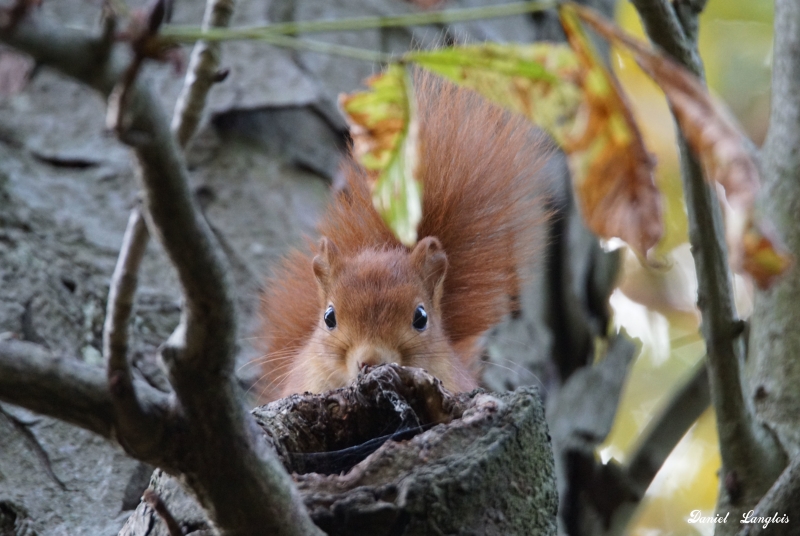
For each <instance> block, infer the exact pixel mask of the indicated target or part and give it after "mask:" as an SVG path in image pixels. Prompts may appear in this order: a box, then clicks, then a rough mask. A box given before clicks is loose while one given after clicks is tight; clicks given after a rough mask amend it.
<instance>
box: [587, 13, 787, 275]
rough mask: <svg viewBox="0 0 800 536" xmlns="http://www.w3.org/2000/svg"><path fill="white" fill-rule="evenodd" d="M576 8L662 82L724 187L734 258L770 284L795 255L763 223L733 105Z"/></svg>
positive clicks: (753, 169) (707, 171) (707, 169)
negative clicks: (756, 208) (730, 107)
mask: <svg viewBox="0 0 800 536" xmlns="http://www.w3.org/2000/svg"><path fill="white" fill-rule="evenodd" d="M572 9H574V10H575V12H576V13H577V14H578V16H580V17H581V19H583V20H584V21H585V22H587V23H588V24H589V25H591V26H592V28H593V29H594V30H595V31H597V33H598V34H600V35H601V36H603V37H605V38H606V39H608V40H609V41H611V42H613V43H615V44H618V45H621V46H623V47H624V48H625V49H627V50H629V51H630V52H632V53H633V54H634V57H635V58H636V60H637V62H638V63H639V65H640V66H641V67H642V69H643V70H644V71H645V72H646V73H647V74H648V75H649V76H650V77H651V78H652V79H653V80H654V81H655V82H656V83H657V84H658V85H659V86H660V87H661V89H662V90H663V91H664V94H665V95H666V97H667V101H668V102H669V104H670V106H671V107H672V110H673V113H674V114H675V118H676V120H677V121H678V125H679V126H680V129H681V132H683V134H684V136H685V137H686V140H687V141H688V143H689V146H690V147H691V149H692V151H693V152H694V154H695V155H697V157H698V158H699V160H700V162H701V164H702V166H703V171H704V175H705V177H706V180H708V181H710V182H716V183H718V184H720V185H722V187H723V188H724V189H725V195H726V197H727V200H728V203H730V205H731V207H732V208H733V209H734V210H738V211H741V215H739V216H737V215H735V214H733V213H732V212H731V211H727V217H728V219H729V220H730V219H738V221H734V222H731V221H729V222H727V224H726V225H727V227H728V233H727V234H728V242H729V243H728V246H729V249H730V252H731V263H732V265H733V266H734V269H736V270H737V271H739V270H744V271H745V272H747V273H748V274H750V275H751V276H752V277H753V278H754V279H755V281H756V283H757V284H758V285H759V286H760V287H762V288H766V287H767V286H769V284H771V283H772V281H773V280H774V279H775V278H776V277H778V276H779V275H780V274H781V273H783V272H784V271H785V270H786V269H787V268H788V267H789V266H790V265H791V256H790V255H789V254H788V253H787V252H786V251H785V249H783V248H782V246H781V245H780V243H779V242H778V241H777V240H776V239H774V238H770V237H769V236H768V235H769V234H770V233H765V232H764V231H763V229H764V228H765V227H766V224H764V223H763V222H761V221H760V219H759V217H758V215H757V214H755V213H754V209H753V207H754V202H755V197H756V193H757V191H758V188H759V185H760V178H759V173H758V167H757V166H756V164H755V162H754V161H753V158H752V156H751V154H750V151H749V149H748V143H747V138H746V137H745V135H744V134H743V133H742V131H741V129H740V128H739V126H738V125H737V123H736V121H735V120H734V119H733V117H732V116H731V115H730V113H729V112H728V110H727V109H726V108H725V107H724V106H723V105H722V104H721V103H720V102H718V101H717V100H716V99H714V98H713V97H712V96H711V95H710V94H709V93H708V91H707V89H706V88H705V86H704V85H703V83H702V82H701V81H700V80H699V79H698V78H697V77H696V76H694V75H693V74H692V73H691V72H689V71H688V70H687V69H685V68H684V67H683V66H681V65H680V64H678V63H677V62H676V61H674V60H673V59H671V58H670V57H668V56H666V55H665V54H662V53H660V52H657V51H655V50H653V49H652V48H651V47H650V46H649V45H647V44H645V43H643V42H641V41H639V40H637V39H635V38H633V37H631V36H629V35H627V34H625V33H624V32H623V31H622V30H620V29H619V28H617V27H616V26H614V25H613V24H611V23H610V22H608V21H606V20H605V19H603V18H602V17H601V16H600V15H598V14H597V13H596V12H594V11H592V10H590V9H587V8H583V7H580V6H573V7H572Z"/></svg>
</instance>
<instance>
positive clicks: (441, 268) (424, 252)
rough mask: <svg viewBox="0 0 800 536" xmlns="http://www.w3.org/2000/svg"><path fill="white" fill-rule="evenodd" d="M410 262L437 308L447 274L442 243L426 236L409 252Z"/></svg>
mask: <svg viewBox="0 0 800 536" xmlns="http://www.w3.org/2000/svg"><path fill="white" fill-rule="evenodd" d="M411 262H412V263H413V264H414V266H415V267H416V268H417V269H418V270H419V273H420V275H422V281H423V285H425V290H426V291H427V293H428V296H430V298H431V300H432V301H433V303H434V304H435V305H436V306H437V307H438V305H439V300H440V299H441V296H442V288H443V284H444V275H445V273H446V272H447V255H446V254H445V252H444V249H442V243H441V242H439V240H438V239H437V238H435V237H433V236H426V237H425V238H423V239H422V240H420V241H419V242H418V243H417V245H416V246H415V247H414V249H413V250H412V251H411Z"/></svg>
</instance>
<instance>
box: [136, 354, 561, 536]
mask: <svg viewBox="0 0 800 536" xmlns="http://www.w3.org/2000/svg"><path fill="white" fill-rule="evenodd" d="M253 414H254V416H255V417H256V420H257V421H258V423H259V424H260V425H261V427H262V428H263V429H264V431H265V432H266V434H267V438H268V440H269V441H270V443H272V445H273V446H274V448H275V450H276V452H277V453H278V456H279V457H280V459H281V460H282V462H283V464H284V466H285V467H286V468H287V470H288V471H289V472H290V473H293V474H294V480H295V482H296V483H297V486H298V488H299V490H300V492H301V494H302V495H303V497H304V500H305V504H306V506H307V508H308V510H309V513H310V514H311V517H312V519H313V520H314V522H315V523H316V524H317V525H318V526H319V527H320V528H322V529H323V530H324V531H325V532H327V533H328V534H330V535H332V536H333V535H360V534H364V535H375V536H379V535H427V534H464V535H466V534H476V535H477V534H487V535H503V536H508V535H517V534H518V535H542V536H547V535H554V534H555V533H556V510H557V503H558V500H557V492H556V483H555V475H554V468H553V455H552V451H551V447H550V437H549V435H548V433H547V425H546V423H545V419H544V410H543V407H542V402H541V400H540V399H539V396H538V395H537V394H536V393H535V392H534V390H532V389H527V388H526V389H520V390H518V391H515V392H511V393H503V394H490V393H486V392H483V391H481V390H477V391H474V392H472V393H461V394H452V393H450V392H448V391H446V390H445V389H443V388H442V386H441V382H439V380H437V379H435V378H433V377H432V376H430V375H429V374H427V373H426V372H425V371H423V370H421V369H412V368H402V367H399V366H396V365H383V366H379V367H374V368H370V369H367V370H366V371H364V372H363V373H362V374H361V375H360V376H359V378H358V379H357V381H356V382H355V384H354V385H352V386H350V387H347V388H343V389H337V390H335V391H331V392H329V393H326V394H323V395H311V394H306V395H293V396H291V397H288V398H285V399H282V400H278V401H276V402H273V403H271V404H268V405H266V406H262V407H259V408H256V409H255V410H253ZM235 486H236V484H235V483H234V482H232V483H231V487H232V493H233V492H235ZM151 489H153V490H154V491H155V492H156V493H157V494H158V495H159V496H160V497H161V499H162V500H163V502H164V503H165V504H166V506H167V508H168V509H169V510H170V512H171V513H172V515H173V516H174V517H175V518H176V519H177V520H178V522H179V523H181V524H182V526H184V528H185V529H186V528H188V529H190V530H193V531H197V530H202V529H207V528H208V524H207V522H206V521H205V518H204V516H203V513H202V511H201V510H200V508H199V507H198V506H197V505H196V503H194V501H193V499H191V497H190V496H189V495H188V494H186V493H185V492H184V491H183V490H182V489H181V488H180V486H179V484H178V483H177V481H176V480H175V479H173V478H172V477H169V476H167V475H165V474H162V473H160V472H158V471H157V472H156V473H155V474H154V476H153V479H152V481H151ZM146 527H151V528H150V532H147V534H157V535H166V534H167V532H166V528H165V526H164V523H163V522H162V521H160V520H158V519H157V516H156V514H155V513H154V512H153V511H152V509H150V508H149V507H148V506H146V505H144V504H140V506H139V508H138V509H137V510H136V512H135V513H134V514H133V516H132V517H131V519H130V520H129V521H128V523H127V524H126V525H125V527H124V528H123V530H122V531H121V532H120V534H121V535H125V536H135V535H136V536H138V535H144V534H145V532H144V531H145V530H146ZM153 529H156V530H155V531H154V530H153ZM187 533H192V532H187ZM198 534H200V533H198Z"/></svg>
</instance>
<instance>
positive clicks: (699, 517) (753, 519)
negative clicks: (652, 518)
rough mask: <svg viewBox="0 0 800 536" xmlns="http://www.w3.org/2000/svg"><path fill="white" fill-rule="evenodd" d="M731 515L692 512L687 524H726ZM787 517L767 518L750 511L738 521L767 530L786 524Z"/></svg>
mask: <svg viewBox="0 0 800 536" xmlns="http://www.w3.org/2000/svg"><path fill="white" fill-rule="evenodd" d="M730 515H731V513H730V512H727V513H726V514H725V515H724V516H723V515H722V514H716V515H713V516H703V513H702V512H701V511H700V510H692V512H691V513H690V514H689V519H688V520H687V521H688V522H689V523H727V522H728V518H729V517H730ZM788 522H789V516H787V515H786V514H779V513H778V512H775V513H774V514H773V515H771V516H769V517H764V516H756V515H755V512H754V511H753V510H750V511H749V512H747V513H746V514H742V519H740V520H739V523H752V524H758V525H761V527H762V528H767V527H768V526H769V524H770V523H788Z"/></svg>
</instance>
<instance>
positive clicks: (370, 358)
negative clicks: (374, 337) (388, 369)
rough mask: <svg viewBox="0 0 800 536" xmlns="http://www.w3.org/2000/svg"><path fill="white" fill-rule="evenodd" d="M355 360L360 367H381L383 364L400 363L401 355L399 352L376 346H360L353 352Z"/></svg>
mask: <svg viewBox="0 0 800 536" xmlns="http://www.w3.org/2000/svg"><path fill="white" fill-rule="evenodd" d="M353 358H354V361H355V362H356V364H357V365H358V366H359V367H360V366H362V365H380V364H382V363H400V354H399V352H397V350H392V349H390V348H386V347H384V346H379V345H375V344H362V345H359V346H358V347H357V348H355V349H354V351H353Z"/></svg>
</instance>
